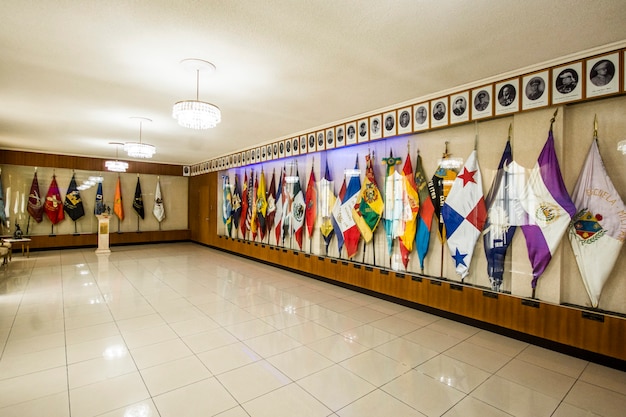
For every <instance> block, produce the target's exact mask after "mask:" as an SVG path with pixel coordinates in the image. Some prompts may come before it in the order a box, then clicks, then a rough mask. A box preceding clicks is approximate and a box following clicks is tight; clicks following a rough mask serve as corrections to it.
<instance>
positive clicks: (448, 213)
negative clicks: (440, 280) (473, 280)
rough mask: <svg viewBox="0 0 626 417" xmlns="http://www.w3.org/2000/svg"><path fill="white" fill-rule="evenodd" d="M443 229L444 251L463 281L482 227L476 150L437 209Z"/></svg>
mask: <svg viewBox="0 0 626 417" xmlns="http://www.w3.org/2000/svg"><path fill="white" fill-rule="evenodd" d="M441 216H442V217H443V221H444V223H445V226H446V237H447V242H448V249H450V253H451V254H452V258H453V259H454V262H455V268H456V273H457V274H459V275H460V276H461V279H464V278H465V277H466V276H467V274H468V271H469V267H470V263H471V261H472V255H473V254H474V247H475V246H476V241H477V240H478V238H479V237H480V233H481V232H482V230H483V226H484V225H485V220H486V218H487V209H486V208H485V199H484V195H483V182H482V177H481V175H480V166H479V165H478V159H477V156H476V150H474V151H472V153H471V154H470V156H469V158H467V161H466V162H465V165H464V166H463V168H462V169H461V174H459V175H457V177H456V179H455V180H454V183H453V184H452V188H451V189H450V194H448V197H447V198H446V201H445V202H444V204H443V207H442V209H441Z"/></svg>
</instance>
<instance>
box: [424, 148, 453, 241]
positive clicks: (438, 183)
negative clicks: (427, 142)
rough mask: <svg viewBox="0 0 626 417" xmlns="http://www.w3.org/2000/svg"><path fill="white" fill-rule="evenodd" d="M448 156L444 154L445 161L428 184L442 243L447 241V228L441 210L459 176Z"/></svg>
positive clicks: (443, 160)
mask: <svg viewBox="0 0 626 417" xmlns="http://www.w3.org/2000/svg"><path fill="white" fill-rule="evenodd" d="M446 155H447V153H446V154H444V159H442V160H441V162H440V163H439V166H438V167H437V171H435V175H433V177H432V179H431V180H430V181H429V182H428V192H429V193H430V200H431V201H432V203H433V207H434V210H435V213H434V215H435V216H436V219H437V225H438V228H439V238H440V239H441V242H442V243H444V242H445V241H446V226H445V224H444V222H443V217H442V216H441V208H442V207H443V203H444V202H445V201H446V197H447V196H448V193H449V192H450V188H452V183H454V180H455V178H456V174H457V171H456V169H455V168H454V167H453V164H451V163H450V160H449V159H447V156H446Z"/></svg>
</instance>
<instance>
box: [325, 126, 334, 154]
mask: <svg viewBox="0 0 626 417" xmlns="http://www.w3.org/2000/svg"><path fill="white" fill-rule="evenodd" d="M334 148H335V128H334V127H331V128H329V129H326V149H334Z"/></svg>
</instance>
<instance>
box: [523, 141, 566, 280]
mask: <svg viewBox="0 0 626 417" xmlns="http://www.w3.org/2000/svg"><path fill="white" fill-rule="evenodd" d="M522 206H523V208H524V210H525V211H526V213H527V214H528V224H527V225H524V226H522V232H523V233H524V237H525V238H526V247H527V249H528V258H529V259H530V264H531V265H532V268H533V279H532V282H531V286H532V288H533V292H534V290H535V288H536V287H537V280H538V279H539V277H540V276H541V274H542V273H543V271H544V270H545V269H546V267H547V266H548V264H549V263H550V260H551V259H552V254H553V253H554V252H555V251H556V248H557V247H558V245H559V242H560V241H561V238H562V237H563V234H564V233H565V230H566V229H567V226H568V225H569V223H570V221H571V219H572V217H573V216H574V215H575V214H576V207H575V206H574V203H573V202H572V200H571V199H570V197H569V195H568V194H567V189H566V188H565V184H564V183H563V177H562V176H561V168H560V167H559V161H558V159H557V157H556V152H555V150H554V136H553V135H552V129H550V133H549V134H548V140H547V141H546V144H545V145H544V147H543V150H542V151H541V154H539V159H538V160H537V164H535V167H534V168H533V169H532V170H531V172H530V175H529V178H528V183H527V186H526V190H525V193H524V195H523V196H522Z"/></svg>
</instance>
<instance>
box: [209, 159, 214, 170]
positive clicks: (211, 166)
mask: <svg viewBox="0 0 626 417" xmlns="http://www.w3.org/2000/svg"><path fill="white" fill-rule="evenodd" d="M213 162H214V161H213V159H211V160H210V161H209V169H210V170H211V171H212V170H213Z"/></svg>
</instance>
